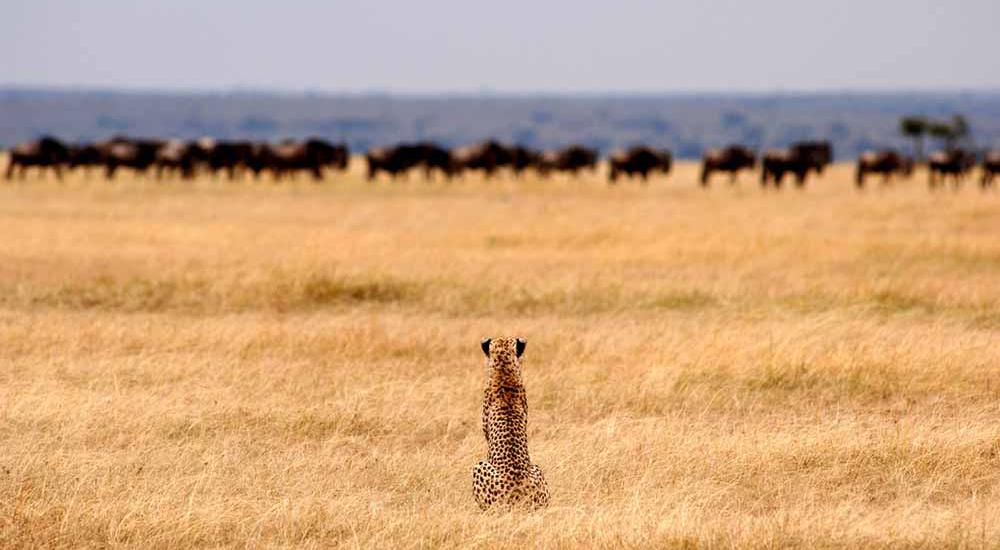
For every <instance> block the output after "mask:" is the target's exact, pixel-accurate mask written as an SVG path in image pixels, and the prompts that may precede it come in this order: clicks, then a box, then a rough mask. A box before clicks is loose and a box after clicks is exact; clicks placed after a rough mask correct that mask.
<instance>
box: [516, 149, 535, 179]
mask: <svg viewBox="0 0 1000 550" xmlns="http://www.w3.org/2000/svg"><path fill="white" fill-rule="evenodd" d="M510 157H511V158H510V167H511V169H512V170H514V176H515V177H516V176H520V175H521V174H522V173H523V172H524V171H525V170H527V169H528V168H535V169H538V168H539V165H540V164H541V160H542V153H541V152H539V151H536V150H534V149H531V148H530V147H525V146H523V145H515V146H513V147H511V148H510Z"/></svg>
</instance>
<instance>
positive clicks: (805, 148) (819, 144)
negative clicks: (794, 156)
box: [792, 141, 833, 176]
mask: <svg viewBox="0 0 1000 550" xmlns="http://www.w3.org/2000/svg"><path fill="white" fill-rule="evenodd" d="M792 150H793V151H796V152H797V153H798V154H799V155H802V156H808V157H811V158H813V159H814V160H815V162H816V163H817V165H818V168H816V173H817V174H819V175H821V176H822V175H823V170H824V169H825V168H826V167H827V166H829V165H830V163H831V162H833V145H832V144H831V143H830V142H829V141H799V142H796V143H793V144H792Z"/></svg>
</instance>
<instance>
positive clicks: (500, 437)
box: [472, 338, 549, 510]
mask: <svg viewBox="0 0 1000 550" xmlns="http://www.w3.org/2000/svg"><path fill="white" fill-rule="evenodd" d="M525 345H527V342H525V341H524V339H522V338H517V339H514V338H497V339H496V340H492V339H490V338H487V339H485V340H483V344H482V346H483V353H485V354H486V358H487V361H486V364H487V366H488V367H489V369H490V375H489V381H488V382H487V383H486V391H485V395H484V399H483V434H484V435H486V446H487V458H486V460H485V461H482V462H480V463H479V464H476V466H475V467H474V468H473V469H472V489H473V492H474V493H475V496H476V503H478V504H479V507H480V508H482V509H483V510H486V509H490V508H499V509H507V510H509V509H511V508H514V507H525V508H530V509H538V508H543V507H545V506H547V505H548V503H549V488H548V486H547V485H546V484H545V478H544V477H543V476H542V471H541V470H540V469H539V468H538V466H535V465H534V464H532V463H531V459H529V458H528V400H527V397H526V395H525V392H524V383H523V382H522V381H521V354H522V353H524V347H525Z"/></svg>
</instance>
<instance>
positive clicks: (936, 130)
mask: <svg viewBox="0 0 1000 550" xmlns="http://www.w3.org/2000/svg"><path fill="white" fill-rule="evenodd" d="M927 133H929V134H930V135H931V137H933V138H935V139H939V140H941V141H942V142H944V148H945V150H946V151H951V150H952V149H954V148H955V140H956V139H957V136H956V134H955V129H954V128H952V127H951V124H949V123H947V122H931V123H930V125H929V126H928V127H927Z"/></svg>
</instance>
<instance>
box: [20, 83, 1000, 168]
mask: <svg viewBox="0 0 1000 550" xmlns="http://www.w3.org/2000/svg"><path fill="white" fill-rule="evenodd" d="M955 113H961V114H963V115H964V116H965V120H967V121H968V123H969V128H968V130H969V133H968V135H969V137H968V139H969V141H970V142H971V143H972V145H973V146H974V147H975V148H1000V92H976V93H972V92H970V93H882V94H857V93H845V94H775V95H704V96H701V95H666V96H631V95H625V96H558V97H556V96H538V97H535V96H489V95H484V96H454V97H452V96H433V97H406V96H389V95H327V94H294V95H293V94H265V93H244V92H237V93H218V94H212V93H190V94H178V93H152V92H149V93H135V92H98V91H52V90H26V89H6V90H0V146H3V147H9V146H11V145H13V144H15V143H19V142H23V141H26V140H30V139H34V138H37V137H39V136H42V135H46V134H53V135H58V136H61V137H63V138H66V139H68V140H70V141H81V142H84V141H96V140H100V139H105V138H108V137H111V136H114V135H121V134H127V135H131V136H158V137H176V138H180V139H195V138H199V137H203V136H211V137H213V138H216V139H222V140H226V139H245V140H262V141H274V142H277V141H280V140H283V139H287V138H292V139H304V138H307V137H318V138H322V139H325V140H329V141H332V142H345V143H347V144H348V145H349V147H350V148H351V150H354V151H364V150H367V149H369V148H370V147H373V146H383V145H389V144H394V143H398V142H402V141H432V142H436V143H439V144H441V145H443V146H446V147H454V146H457V145H461V144H466V143H471V142H476V141H478V140H481V139H483V138H484V137H490V138H494V139H497V140H500V141H502V142H505V143H514V144H520V145H524V146H526V147H531V148H537V149H556V148H560V147H564V146H566V145H568V144H571V143H580V144H583V145H585V146H587V147H591V148H594V149H597V150H598V151H599V152H600V153H601V154H608V153H610V152H611V151H612V150H614V149H619V148H625V147H628V146H630V145H633V144H637V143H643V144H648V145H650V146H653V147H658V148H663V149H669V150H671V151H673V153H674V155H675V156H676V157H678V158H685V159H691V158H700V157H701V155H702V153H704V152H705V151H706V150H708V149H710V148H715V147H721V146H724V145H727V144H729V143H741V144H745V145H747V146H748V147H751V148H753V149H755V150H758V151H760V150H763V149H766V148H771V147H785V146H788V145H789V144H791V143H793V142H796V141H802V140H828V141H830V142H831V143H832V144H833V148H834V151H835V152H836V155H837V158H839V159H853V158H856V157H857V155H858V154H860V153H861V152H863V151H866V150H872V149H884V148H895V149H898V150H901V151H906V152H908V153H911V154H912V153H913V151H912V149H913V147H914V141H913V140H910V139H907V137H906V136H905V135H903V134H902V133H901V132H900V123H899V119H900V118H901V117H904V116H912V115H918V116H922V117H927V119H928V120H938V119H940V120H949V119H950V118H951V117H952V116H953V115H954V114H955ZM930 145H932V146H934V145H935V143H934V142H932V143H930Z"/></svg>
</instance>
